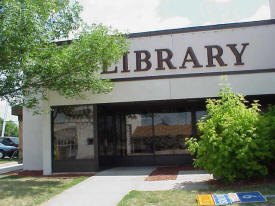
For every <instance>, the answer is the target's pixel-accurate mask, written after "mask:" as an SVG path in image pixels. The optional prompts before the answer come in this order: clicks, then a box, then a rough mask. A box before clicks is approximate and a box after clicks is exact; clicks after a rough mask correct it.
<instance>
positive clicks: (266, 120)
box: [257, 105, 275, 172]
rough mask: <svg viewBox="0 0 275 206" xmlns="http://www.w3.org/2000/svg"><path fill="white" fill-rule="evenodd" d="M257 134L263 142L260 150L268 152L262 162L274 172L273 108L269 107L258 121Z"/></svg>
mask: <svg viewBox="0 0 275 206" xmlns="http://www.w3.org/2000/svg"><path fill="white" fill-rule="evenodd" d="M257 134H258V136H259V137H261V138H260V139H259V140H260V141H262V142H263V145H264V148H262V150H264V151H269V156H268V157H267V158H266V159H265V160H264V164H265V165H267V166H268V167H269V168H270V169H271V170H272V172H275V106H274V105H273V106H271V105H269V107H268V109H267V112H265V113H263V114H262V115H261V116H260V118H259V121H258V125H257Z"/></svg>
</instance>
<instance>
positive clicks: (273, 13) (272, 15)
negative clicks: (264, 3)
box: [269, 0, 275, 19]
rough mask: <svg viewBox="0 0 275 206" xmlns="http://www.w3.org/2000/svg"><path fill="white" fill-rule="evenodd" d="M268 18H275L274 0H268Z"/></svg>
mask: <svg viewBox="0 0 275 206" xmlns="http://www.w3.org/2000/svg"><path fill="white" fill-rule="evenodd" d="M269 8H270V18H271V19H275V0H269Z"/></svg>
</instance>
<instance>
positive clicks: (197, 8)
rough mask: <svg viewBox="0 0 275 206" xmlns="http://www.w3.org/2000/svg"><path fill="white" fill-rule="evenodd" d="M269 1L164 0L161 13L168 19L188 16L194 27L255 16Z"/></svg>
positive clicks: (160, 9) (160, 8)
mask: <svg viewBox="0 0 275 206" xmlns="http://www.w3.org/2000/svg"><path fill="white" fill-rule="evenodd" d="M263 5H268V0H231V1H229V0H221V1H219V0H218V1H214V0H213V1H207V0H189V1H185V0H162V1H161V4H160V7H159V12H160V14H161V15H162V16H163V17H165V18H167V17H172V16H186V17H188V18H189V19H190V20H191V22H192V25H204V24H205V23H206V22H209V23H214V24H216V23H226V22H234V21H239V20H241V19H246V18H249V17H251V16H253V15H254V14H255V13H256V12H257V10H258V9H260V8H261V7H262V6H263Z"/></svg>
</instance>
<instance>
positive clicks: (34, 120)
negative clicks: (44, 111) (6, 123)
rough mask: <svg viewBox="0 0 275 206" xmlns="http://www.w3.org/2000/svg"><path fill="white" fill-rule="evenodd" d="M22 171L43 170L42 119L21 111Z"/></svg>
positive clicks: (24, 110) (26, 111)
mask: <svg viewBox="0 0 275 206" xmlns="http://www.w3.org/2000/svg"><path fill="white" fill-rule="evenodd" d="M23 118H24V119H23V138H24V140H23V169H24V170H41V169H42V168H43V146H42V145H43V144H42V140H43V139H42V138H43V135H42V124H43V121H42V119H43V117H42V116H38V115H35V116H33V113H32V112H31V111H28V110H26V109H23Z"/></svg>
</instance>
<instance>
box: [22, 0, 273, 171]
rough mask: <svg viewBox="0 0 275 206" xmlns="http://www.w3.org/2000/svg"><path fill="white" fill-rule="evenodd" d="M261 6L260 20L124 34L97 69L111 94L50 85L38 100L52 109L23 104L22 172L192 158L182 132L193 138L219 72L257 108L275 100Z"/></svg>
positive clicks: (269, 38) (269, 37)
mask: <svg viewBox="0 0 275 206" xmlns="http://www.w3.org/2000/svg"><path fill="white" fill-rule="evenodd" d="M270 2H272V1H270ZM273 2H274V1H273ZM270 6H271V19H268V20H262V21H253V22H242V23H230V24H219V25H209V26H199V27H189V28H180V29H170V30H161V31H152V32H142V33H132V34H129V36H128V41H129V42H130V48H129V52H128V53H127V54H125V55H124V56H123V58H121V61H120V62H119V63H118V64H117V65H113V66H112V67H110V68H108V70H106V71H105V72H104V73H103V74H102V78H108V79H111V80H112V81H113V82H114V89H113V90H112V91H111V92H110V93H108V94H94V93H92V92H91V93H87V94H86V96H87V98H85V99H81V98H79V97H76V98H73V99H65V98H63V97H62V96H60V95H59V94H57V93H55V92H49V98H48V99H49V100H48V101H47V102H45V103H43V105H42V107H43V109H44V110H45V111H47V110H48V111H51V112H45V113H43V114H42V115H39V116H37V115H36V116H33V113H32V111H29V110H27V109H23V151H24V152H23V161H24V170H43V173H44V174H45V175H49V174H52V173H56V172H92V171H98V170H100V169H105V168H110V167H117V166H150V165H158V166H160V165H191V164H192V157H191V155H190V153H189V152H188V150H187V148H186V143H185V139H186V138H188V137H198V138H199V134H198V131H197V127H196V123H197V121H198V120H200V118H201V117H202V116H203V115H205V114H206V109H205V100H206V99H207V98H214V97H216V96H217V94H218V91H219V90H220V89H221V87H222V86H221V85H220V82H221V76H223V75H226V76H227V78H228V80H227V82H228V83H230V85H231V87H232V89H233V90H234V92H237V93H242V94H243V95H245V97H246V99H247V100H249V101H250V100H251V101H252V100H254V99H257V100H259V101H260V104H261V105H262V108H263V109H265V107H266V106H267V105H268V104H275V19H274V18H275V7H274V8H273V7H272V6H275V5H272V4H271V5H270ZM272 11H274V12H272Z"/></svg>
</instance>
